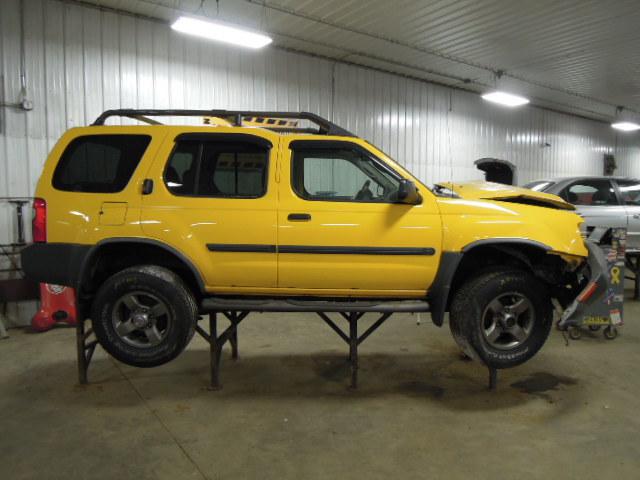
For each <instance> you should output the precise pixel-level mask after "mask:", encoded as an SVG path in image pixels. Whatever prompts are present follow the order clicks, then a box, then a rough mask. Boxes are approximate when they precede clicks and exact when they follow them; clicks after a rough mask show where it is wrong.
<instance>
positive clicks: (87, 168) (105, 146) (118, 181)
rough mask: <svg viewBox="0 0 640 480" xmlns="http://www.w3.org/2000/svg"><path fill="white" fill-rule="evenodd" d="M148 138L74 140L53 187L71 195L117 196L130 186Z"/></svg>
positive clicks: (146, 136)
mask: <svg viewBox="0 0 640 480" xmlns="http://www.w3.org/2000/svg"><path fill="white" fill-rule="evenodd" d="M149 142H151V137H150V136H148V135H87V136H84V137H78V138H76V139H75V140H73V141H72V142H71V143H70V144H69V146H68V147H67V149H66V150H65V151H64V153H63V154H62V157H61V158H60V162H58V165H57V166H56V169H55V171H54V172H53V187H54V188H56V189H58V190H64V191H67V192H89V193H116V192H120V191H122V190H123V189H124V187H126V186H127V183H129V180H130V179H131V176H132V175H133V172H134V171H135V169H136V167H137V166H138V164H139V163H140V159H141V158H142V156H143V155H144V152H145V150H146V149H147V146H148V145H149Z"/></svg>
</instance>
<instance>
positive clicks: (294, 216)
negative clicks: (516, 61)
mask: <svg viewBox="0 0 640 480" xmlns="http://www.w3.org/2000/svg"><path fill="white" fill-rule="evenodd" d="M287 220H289V221H290V222H308V221H309V220H311V215H309V214H308V213H290V214H289V216H288V217H287Z"/></svg>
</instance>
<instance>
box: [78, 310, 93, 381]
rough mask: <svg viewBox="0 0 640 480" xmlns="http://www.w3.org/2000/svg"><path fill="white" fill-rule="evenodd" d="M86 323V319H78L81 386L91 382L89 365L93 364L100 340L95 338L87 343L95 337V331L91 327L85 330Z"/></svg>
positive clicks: (79, 379)
mask: <svg viewBox="0 0 640 480" xmlns="http://www.w3.org/2000/svg"><path fill="white" fill-rule="evenodd" d="M86 321H87V320H86V319H78V323H77V324H76V347H77V353H78V381H79V382H80V385H86V384H87V383H88V382H89V380H88V375H87V372H88V370H89V365H90V364H91V359H92V358H93V352H95V350H96V347H97V346H98V340H96V339H95V338H94V339H93V340H90V341H87V340H89V338H90V337H91V336H92V335H93V329H92V328H91V327H89V329H87V330H85V328H84V322H86Z"/></svg>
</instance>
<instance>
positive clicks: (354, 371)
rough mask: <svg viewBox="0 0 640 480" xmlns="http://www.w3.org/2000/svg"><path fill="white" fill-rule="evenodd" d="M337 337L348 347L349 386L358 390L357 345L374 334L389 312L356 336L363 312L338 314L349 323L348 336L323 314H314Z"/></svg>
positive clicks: (389, 314) (388, 315)
mask: <svg viewBox="0 0 640 480" xmlns="http://www.w3.org/2000/svg"><path fill="white" fill-rule="evenodd" d="M316 313H317V314H318V315H319V316H320V318H322V320H324V322H325V323H326V324H327V325H329V327H331V329H332V330H333V331H334V332H336V333H337V334H338V336H339V337H340V338H341V339H342V340H344V341H345V343H347V345H349V364H350V365H351V385H350V387H351V388H352V389H356V388H358V345H360V344H361V343H362V342H364V341H365V340H366V339H367V337H369V335H371V334H372V333H373V332H375V331H376V330H377V329H378V328H379V327H380V326H381V325H382V324H383V323H384V322H385V321H386V320H387V319H388V318H389V317H390V316H391V312H386V313H383V314H382V315H380V317H379V318H378V320H376V321H375V322H374V323H373V325H371V326H370V327H369V328H368V329H367V330H366V331H365V332H364V333H363V334H362V335H360V336H358V320H360V319H361V318H362V316H363V315H364V314H365V312H339V313H340V315H342V317H343V318H344V319H345V320H347V322H349V335H347V334H346V333H345V332H344V331H343V330H342V329H341V328H340V327H339V326H338V325H336V324H335V323H334V321H333V320H331V319H330V318H329V316H328V315H327V314H326V313H325V312H316Z"/></svg>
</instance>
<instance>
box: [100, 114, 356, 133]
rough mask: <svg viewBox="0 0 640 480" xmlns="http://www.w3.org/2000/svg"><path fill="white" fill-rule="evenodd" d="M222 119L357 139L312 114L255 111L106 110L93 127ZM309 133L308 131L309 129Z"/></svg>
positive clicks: (239, 123) (240, 124)
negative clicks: (256, 120) (299, 126)
mask: <svg viewBox="0 0 640 480" xmlns="http://www.w3.org/2000/svg"><path fill="white" fill-rule="evenodd" d="M149 116H151V117H177V116H179V117H221V118H224V119H225V120H228V121H229V122H231V123H232V124H233V125H235V126H238V127H240V126H242V119H243V118H244V117H270V118H288V119H299V120H307V121H309V122H311V123H313V124H315V125H317V126H318V132H317V133H320V134H323V135H337V136H342V137H355V135H354V134H353V133H351V132H349V131H348V130H345V129H344V128H342V127H340V126H338V125H336V124H335V123H333V122H331V121H329V120H327V119H326V118H323V117H321V116H320V115H316V114H315V113H310V112H268V111H253V110H156V109H119V110H106V111H105V112H103V113H102V114H101V115H100V116H99V117H98V118H96V120H95V122H93V123H92V125H94V126H96V125H104V123H105V121H106V120H107V118H110V117H127V118H132V119H135V120H139V121H143V122H145V123H150V124H153V125H156V124H158V123H159V122H156V121H155V120H152V119H149V118H147V117H149ZM307 131H308V129H307Z"/></svg>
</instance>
